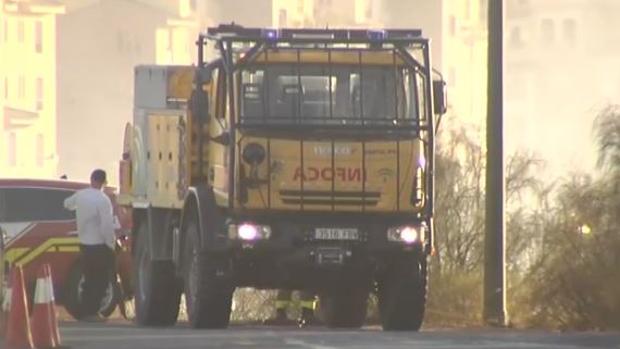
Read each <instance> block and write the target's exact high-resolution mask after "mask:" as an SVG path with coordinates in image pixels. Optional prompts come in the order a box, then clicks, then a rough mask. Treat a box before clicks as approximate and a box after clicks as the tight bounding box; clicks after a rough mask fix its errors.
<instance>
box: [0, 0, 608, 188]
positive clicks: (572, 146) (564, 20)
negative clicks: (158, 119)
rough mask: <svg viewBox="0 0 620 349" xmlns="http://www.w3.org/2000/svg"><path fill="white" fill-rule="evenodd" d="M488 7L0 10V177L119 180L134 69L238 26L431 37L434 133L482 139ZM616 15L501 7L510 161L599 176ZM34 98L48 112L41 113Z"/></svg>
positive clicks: (356, 4) (201, 2) (100, 5)
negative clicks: (103, 175)
mask: <svg viewBox="0 0 620 349" xmlns="http://www.w3.org/2000/svg"><path fill="white" fill-rule="evenodd" d="M486 1H487V0H468V1H463V0H444V1H439V0H437V1H428V0H412V1H396V0H384V1H381V0H341V1H331V0H299V1H297V0H295V1H285V0H273V1H271V0H254V1H250V0H227V1H219V0H218V1H215V0H212V1H207V0H194V1H190V0H174V1H165V0H150V1H149V0H131V1H121V0H105V1H102V0H99V1H98V0H63V1H57V2H55V5H54V6H56V7H54V8H53V11H52V10H50V13H48V14H46V15H45V16H46V17H45V18H46V20H43V21H42V24H37V23H38V22H37V20H33V19H32V18H30V17H28V16H27V15H26V14H20V13H12V12H7V11H4V10H2V11H4V12H1V13H0V24H2V25H1V26H0V30H2V35H0V38H1V39H2V41H0V57H1V58H0V78H1V79H3V80H4V82H3V83H1V84H0V87H1V88H2V91H3V93H0V98H1V99H0V107H1V108H2V111H3V118H4V122H3V125H4V129H3V131H2V140H3V141H2V142H0V143H1V144H0V161H2V167H1V168H2V171H1V173H0V176H2V177H57V176H60V175H61V174H67V175H68V176H69V178H73V179H86V178H87V176H88V174H89V173H90V170H91V169H92V168H94V167H101V168H105V169H107V170H108V172H109V173H110V174H111V178H112V180H111V182H113V183H115V182H116V177H117V175H116V173H117V172H118V166H117V162H118V160H119V158H120V156H121V152H122V143H123V130H124V127H125V124H126V123H127V122H130V121H131V120H132V114H133V74H134V73H133V69H134V67H135V66H136V65H139V64H174V65H188V64H192V63H193V62H194V61H195V49H194V41H195V38H196V36H197V34H198V33H199V31H200V30H201V29H204V28H205V27H207V26H209V25H216V24H218V23H229V22H233V21H234V22H235V23H239V24H242V25H250V26H269V27H326V26H329V27H345V26H346V27H373V28H380V27H401V28H402V27H420V28H422V29H423V30H424V33H425V35H426V36H428V37H430V38H431V39H432V42H433V60H434V61H435V65H436V66H437V67H439V69H440V70H441V72H442V73H443V76H444V78H445V79H446V80H447V82H448V86H449V100H450V112H449V114H448V115H447V116H446V117H445V122H444V123H443V125H444V126H445V127H446V128H450V127H460V125H466V126H467V127H472V128H474V129H477V130H480V133H479V134H480V137H479V139H480V140H482V135H483V129H484V124H483V120H484V119H485V110H486V87H485V84H486ZM619 10H620V2H618V1H616V0H596V1H593V0H571V1H566V0H561V1H560V0H550V1H534V0H530V1H523V0H520V1H517V0H507V6H506V23H505V48H506V50H505V80H504V82H505V111H506V113H505V125H506V129H505V135H506V138H505V141H506V150H507V152H508V153H514V152H516V151H531V152H534V153H536V154H538V156H539V157H541V158H542V159H543V160H545V161H546V162H547V163H548V167H547V171H549V173H550V174H552V177H556V176H563V175H565V174H567V173H569V172H572V171H593V170H594V164H595V150H596V149H595V146H594V140H593V134H592V131H591V129H592V127H591V126H592V121H593V119H594V117H595V115H596V113H597V112H598V110H600V109H602V108H603V107H604V106H606V105H607V104H610V103H617V102H618V98H619V97H618V96H620V83H619V81H620V68H619V67H618V65H617V64H615V63H616V62H617V58H618V56H619V55H620V49H619V47H620V45H618V43H620V30H617V29H618V28H617V27H618V26H620V24H618V21H617V20H616V19H615V18H614V16H615V14H616V13H618V11H619ZM39 26H41V28H39ZM22 32H23V33H22ZM22 36H23V37H22ZM23 42H25V43H27V44H28V45H31V46H32V47H36V48H35V51H36V54H38V55H40V57H39V56H37V57H39V58H33V60H25V59H23V57H25V55H26V53H24V49H23V48H21V46H20V45H21V44H19V45H18V44H16V43H23ZM39 46H42V48H41V47H39ZM29 47H30V46H29ZM39 49H40V50H41V52H39ZM36 59H40V60H41V62H42V66H45V67H48V68H46V69H43V70H41V71H40V72H39V73H37V74H38V76H29V73H28V72H29V69H28V66H29V65H30V66H31V65H32V64H35V63H37V62H39V61H37V60H36ZM37 79H38V80H37ZM0 82H2V80H0ZM39 85H41V87H39ZM38 100H41V101H43V102H44V103H43V104H44V105H45V106H43V107H42V109H40V110H38V111H37V109H38V108H37V107H34V105H36V104H37V103H38V102H37V101H38ZM24 101H26V102H24ZM7 110H8V111H9V112H7ZM14 110H17V111H14ZM31 110H35V113H34V114H32V115H35V114H36V115H35V116H32V117H31V119H27V120H34V121H28V122H29V123H28V124H27V125H26V126H22V124H19V123H18V122H22V121H20V120H26V118H24V117H21V118H18V117H16V116H15V115H18V116H21V115H22V114H23V113H22V112H24V111H25V112H28V113H30V112H31ZM37 112H38V113H37ZM16 113H17V114H16ZM19 113H22V114H19ZM23 115H27V116H28V115H30V114H23ZM45 120H47V121H45ZM50 120H51V121H50ZM31 159H32V160H31Z"/></svg>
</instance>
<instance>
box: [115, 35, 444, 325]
mask: <svg viewBox="0 0 620 349" xmlns="http://www.w3.org/2000/svg"><path fill="white" fill-rule="evenodd" d="M207 43H213V48H214V49H215V53H216V54H217V55H218V56H219V57H218V58H216V59H215V60H213V61H210V62H206V61H205V56H206V52H207ZM197 45H198V62H197V65H196V66H195V67H164V68H161V67H153V66H150V67H147V66H141V67H137V68H136V92H135V95H136V102H135V103H136V108H135V116H134V125H133V126H131V125H130V126H128V128H127V131H126V136H125V153H124V155H123V160H122V161H121V183H122V184H121V194H122V195H121V200H122V201H124V202H125V204H127V205H132V206H133V207H134V222H136V223H135V227H136V231H135V232H134V233H135V234H136V235H137V236H136V237H134V241H135V245H134V248H133V252H134V258H135V263H136V268H137V269H138V272H137V273H136V294H137V296H136V306H137V321H138V322H139V323H141V324H143V325H162V324H173V323H174V322H175V321H176V318H177V315H178V309H179V299H180V295H181V294H182V293H185V297H186V302H187V307H188V317H189V321H190V324H191V325H192V326H194V327H209V328H214V327H225V326H227V325H228V322H229V317H230V307H231V300H232V294H233V291H234V289H235V288H236V287H257V288H280V289H303V290H308V291H312V292H315V293H316V294H317V295H318V296H319V297H320V299H321V305H322V307H323V308H324V310H325V311H324V315H325V322H326V323H327V325H328V326H330V327H359V326H361V325H362V324H363V322H364V319H365V315H366V302H367V299H368V295H369V293H370V292H376V294H377V296H378V300H379V310H380V313H381V321H382V325H383V328H384V329H400V330H417V329H418V328H419V327H420V326H421V324H422V319H423V315H424V305H425V299H426V278H427V272H426V270H427V256H428V255H429V254H430V252H431V251H432V249H433V222H432V217H433V192H434V191H433V184H434V181H433V171H434V148H435V138H434V137H435V131H436V129H437V127H438V124H439V119H438V117H439V116H441V115H442V114H443V113H444V112H445V109H446V102H445V92H444V86H445V84H444V83H443V81H442V80H441V79H437V80H435V81H433V76H439V74H438V73H436V72H435V71H434V70H433V68H432V66H431V59H430V46H429V40H428V39H425V38H423V37H422V33H421V31H419V30H359V29H355V30H330V29H326V30H322V29H261V28H244V27H240V26H236V25H221V26H219V27H216V28H209V29H208V31H207V33H206V34H203V35H200V36H199V38H198V41H197ZM209 48H211V47H209Z"/></svg>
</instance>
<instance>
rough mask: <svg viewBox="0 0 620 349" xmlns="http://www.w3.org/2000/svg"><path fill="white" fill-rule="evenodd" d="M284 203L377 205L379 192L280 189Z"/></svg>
mask: <svg viewBox="0 0 620 349" xmlns="http://www.w3.org/2000/svg"><path fill="white" fill-rule="evenodd" d="M280 197H281V199H282V203H284V204H287V205H300V204H302V203H303V204H304V205H339V206H377V204H378V203H379V200H380V199H381V193H379V192H357V191H333V192H332V191H319V190H304V191H300V190H280Z"/></svg>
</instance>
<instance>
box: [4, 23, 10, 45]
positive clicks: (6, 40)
mask: <svg viewBox="0 0 620 349" xmlns="http://www.w3.org/2000/svg"><path fill="white" fill-rule="evenodd" d="M4 42H9V20H8V19H6V18H5V19H4Z"/></svg>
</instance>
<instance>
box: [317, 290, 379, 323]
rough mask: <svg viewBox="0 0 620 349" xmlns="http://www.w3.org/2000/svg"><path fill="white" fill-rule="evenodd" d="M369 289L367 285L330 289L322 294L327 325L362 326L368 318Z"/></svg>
mask: <svg viewBox="0 0 620 349" xmlns="http://www.w3.org/2000/svg"><path fill="white" fill-rule="evenodd" d="M368 293H369V292H368V290H367V289H366V288H365V287H360V288H346V289H338V290H330V291H328V292H326V293H324V294H321V296H320V302H321V309H322V310H323V318H324V321H325V325H327V327H329V328H360V327H362V325H364V321H365V320H366V309H367V304H368Z"/></svg>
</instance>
